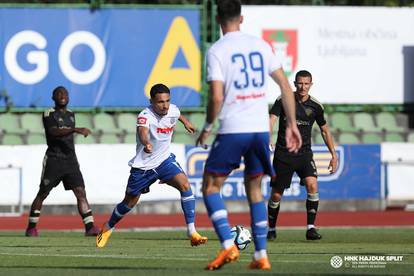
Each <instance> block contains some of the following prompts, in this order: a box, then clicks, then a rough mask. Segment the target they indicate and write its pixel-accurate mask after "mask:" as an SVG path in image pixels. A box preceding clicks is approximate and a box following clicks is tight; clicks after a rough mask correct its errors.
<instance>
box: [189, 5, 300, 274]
mask: <svg viewBox="0 0 414 276" xmlns="http://www.w3.org/2000/svg"><path fill="white" fill-rule="evenodd" d="M217 20H218V22H219V24H220V26H221V29H222V31H223V37H222V38H220V40H218V41H217V42H216V43H214V44H213V46H212V47H211V48H210V49H209V51H208V53H207V82H208V83H209V86H210V91H209V100H208V106H207V119H206V124H205V126H204V128H203V131H202V132H201V134H200V136H199V138H198V139H197V144H200V145H203V146H205V145H204V142H205V141H206V139H207V137H208V135H209V134H210V132H211V129H212V125H213V122H214V120H215V118H216V117H217V116H218V119H219V122H220V128H219V131H218V135H217V136H216V138H215V140H214V142H213V144H212V147H211V150H210V153H209V156H208V158H207V161H206V165H205V167H204V177H203V188H202V189H203V196H204V203H205V205H206V208H207V211H208V214H209V216H210V219H211V221H212V223H213V225H214V228H215V231H216V233H217V235H218V236H219V239H220V242H221V245H222V250H221V251H220V252H219V254H218V256H217V257H216V258H215V259H214V260H213V261H212V262H210V263H209V264H208V265H207V267H206V269H208V270H214V269H218V268H220V267H221V266H222V265H224V264H226V263H229V262H233V261H236V260H237V259H238V258H239V252H238V249H237V247H236V246H235V245H234V242H233V239H232V236H231V233H230V226H229V223H228V219H227V210H226V207H225V205H224V202H223V199H222V198H221V196H220V188H221V187H222V185H223V183H224V181H225V180H226V177H227V176H228V175H229V174H230V173H231V172H232V170H233V169H235V168H238V167H239V165H240V161H241V158H242V157H243V158H244V164H245V170H244V175H245V187H246V193H247V198H248V201H249V204H250V214H251V227H252V232H253V238H254V244H255V249H256V250H255V252H254V256H253V260H252V262H251V263H250V265H249V267H250V268H251V269H263V270H265V269H270V268H271V265H270V262H269V259H268V257H267V252H266V235H267V212H266V203H265V202H264V201H263V196H262V193H261V179H262V175H263V174H268V175H270V176H274V171H273V168H272V165H271V162H270V149H269V118H268V103H267V100H266V96H265V95H266V90H267V81H268V77H267V76H268V75H270V76H271V77H272V78H273V80H274V81H275V82H276V83H277V84H278V85H279V86H280V88H281V91H282V102H283V106H284V107H285V110H287V114H286V115H287V126H288V127H287V128H288V129H289V130H288V131H287V133H286V141H288V142H287V144H288V146H287V148H288V149H289V151H293V152H297V151H298V149H299V148H300V146H301V143H302V140H301V136H300V133H299V130H298V128H297V125H296V118H295V101H294V97H293V92H292V89H291V88H290V85H289V82H288V80H287V78H286V76H285V74H284V72H283V69H282V68H281V64H280V62H279V61H278V60H277V59H276V58H275V56H274V55H273V53H272V50H271V47H270V46H269V45H267V44H266V43H265V42H264V41H262V40H261V39H258V38H256V37H253V36H250V35H247V34H245V33H243V32H241V31H240V24H241V23H242V21H243V17H242V16H241V3H240V1H239V0H219V1H217Z"/></svg>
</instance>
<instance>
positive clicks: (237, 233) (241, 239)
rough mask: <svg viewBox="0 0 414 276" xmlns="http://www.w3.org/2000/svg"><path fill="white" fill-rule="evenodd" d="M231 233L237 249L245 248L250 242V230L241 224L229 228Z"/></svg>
mask: <svg viewBox="0 0 414 276" xmlns="http://www.w3.org/2000/svg"><path fill="white" fill-rule="evenodd" d="M231 235H232V237H233V240H234V244H235V245H236V246H237V248H238V249H239V250H244V249H246V248H247V247H248V246H249V244H250V243H251V242H252V235H251V234H250V231H249V230H248V229H247V228H244V227H243V226H241V225H236V226H234V227H233V228H231Z"/></svg>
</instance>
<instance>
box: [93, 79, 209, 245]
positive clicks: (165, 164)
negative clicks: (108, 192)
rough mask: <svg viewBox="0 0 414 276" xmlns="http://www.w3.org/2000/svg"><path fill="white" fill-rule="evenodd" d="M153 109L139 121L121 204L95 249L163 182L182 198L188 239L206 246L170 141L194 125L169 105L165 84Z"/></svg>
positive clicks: (154, 96) (155, 93) (155, 90)
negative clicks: (143, 196)
mask: <svg viewBox="0 0 414 276" xmlns="http://www.w3.org/2000/svg"><path fill="white" fill-rule="evenodd" d="M150 96H151V99H150V103H151V104H150V106H149V107H147V108H145V109H144V110H143V111H142V112H141V113H140V114H139V115H138V119H137V138H138V139H137V146H136V155H135V157H134V158H132V159H131V160H130V161H129V163H128V164H129V166H131V172H130V175H129V179H128V184H127V188H126V192H125V197H124V199H123V201H122V202H121V203H119V204H118V205H116V207H115V209H114V210H113V212H112V215H111V217H110V218H109V220H108V222H106V223H105V224H104V225H103V227H102V230H101V232H100V233H99V234H98V236H97V237H96V246H97V247H104V246H105V245H106V243H107V241H108V239H109V237H110V235H111V233H112V231H113V229H114V226H115V225H116V224H117V223H118V222H119V221H120V220H121V219H122V218H123V217H124V215H126V214H127V213H128V212H129V211H131V209H132V208H133V207H134V206H135V205H136V204H137V203H138V200H139V198H140V195H141V194H142V193H145V192H148V190H149V187H150V185H151V184H153V183H154V182H155V181H157V180H160V181H162V182H163V183H166V184H168V185H170V186H172V187H174V188H176V189H177V190H178V191H179V192H180V194H181V206H182V209H183V212H184V217H185V221H186V224H187V235H188V237H189V239H190V243H191V245H192V246H198V245H200V244H204V243H206V242H207V237H203V236H201V235H200V234H199V233H198V232H197V231H196V228H195V225H194V217H195V210H194V209H195V198H194V195H193V192H192V190H191V187H190V184H189V182H188V179H187V176H186V175H185V173H184V171H183V169H182V168H181V166H180V164H178V162H177V161H176V160H175V155H174V154H173V153H171V152H170V145H171V138H172V134H173V130H174V128H175V125H176V124H177V123H178V121H180V122H181V123H183V124H184V127H185V128H186V130H187V131H188V132H189V133H194V127H193V125H192V124H191V123H190V122H189V121H188V120H187V119H186V118H185V117H184V116H183V115H181V113H180V110H179V109H178V107H177V106H175V105H173V104H171V103H170V90H169V88H168V87H167V86H165V85H163V84H156V85H154V86H153V87H152V88H151V91H150Z"/></svg>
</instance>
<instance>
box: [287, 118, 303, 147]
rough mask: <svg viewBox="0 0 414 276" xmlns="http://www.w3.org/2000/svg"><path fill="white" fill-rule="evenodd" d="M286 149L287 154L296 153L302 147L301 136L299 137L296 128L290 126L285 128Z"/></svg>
mask: <svg viewBox="0 0 414 276" xmlns="http://www.w3.org/2000/svg"><path fill="white" fill-rule="evenodd" d="M285 138H286V148H287V149H288V150H289V152H294V153H297V152H298V151H299V149H300V148H301V147H302V136H301V135H300V132H299V129H298V126H297V125H296V124H295V125H292V126H287V127H286V137H285Z"/></svg>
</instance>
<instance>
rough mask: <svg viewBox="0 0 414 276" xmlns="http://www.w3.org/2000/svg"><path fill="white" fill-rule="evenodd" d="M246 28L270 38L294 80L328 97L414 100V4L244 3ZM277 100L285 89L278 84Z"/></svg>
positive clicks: (331, 99) (321, 98)
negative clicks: (305, 76) (304, 73)
mask: <svg viewBox="0 0 414 276" xmlns="http://www.w3.org/2000/svg"><path fill="white" fill-rule="evenodd" d="M242 14H243V15H244V22H243V23H242V25H241V30H242V31H244V32H247V33H250V34H253V35H256V36H259V37H262V38H263V39H265V40H266V41H268V42H269V43H270V44H271V45H272V46H273V48H274V50H275V53H276V54H277V55H279V56H280V57H281V58H282V59H283V64H284V69H285V71H286V73H287V74H288V75H289V80H290V81H291V82H292V83H293V80H294V74H295V73H296V72H297V71H298V70H301V69H305V70H308V71H310V72H311V73H312V74H313V80H314V86H313V88H312V90H311V94H312V95H313V96H315V97H316V98H317V99H318V100H319V101H321V102H322V103H334V104H340V103H370V104H371V103H372V104H379V103H396V104H400V103H404V102H414V8H385V7H375V8H373V7H298V6H243V9H242ZM271 90H272V95H270V96H269V100H270V101H273V100H274V99H275V97H276V96H277V95H279V93H280V92H279V90H278V89H277V87H276V86H275V87H272V88H271Z"/></svg>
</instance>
